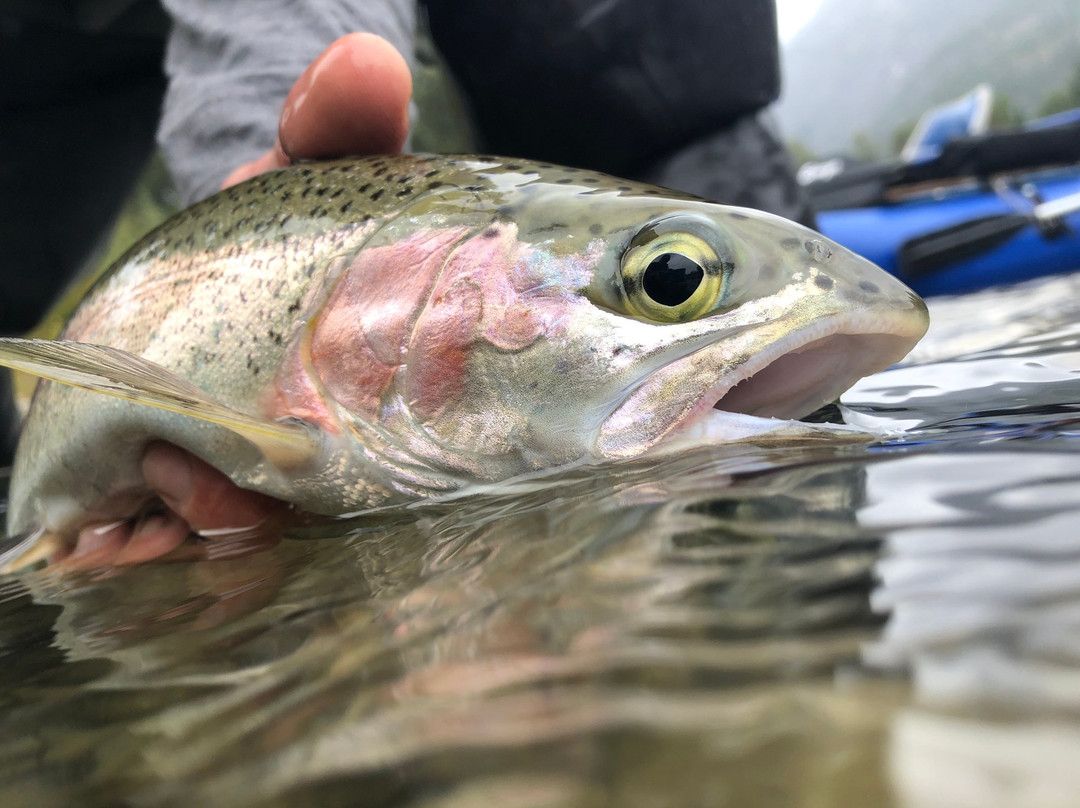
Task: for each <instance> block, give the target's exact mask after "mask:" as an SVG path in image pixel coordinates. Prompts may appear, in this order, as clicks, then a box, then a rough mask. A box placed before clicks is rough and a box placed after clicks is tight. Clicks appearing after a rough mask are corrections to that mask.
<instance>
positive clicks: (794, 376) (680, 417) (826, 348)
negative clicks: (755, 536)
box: [594, 295, 927, 458]
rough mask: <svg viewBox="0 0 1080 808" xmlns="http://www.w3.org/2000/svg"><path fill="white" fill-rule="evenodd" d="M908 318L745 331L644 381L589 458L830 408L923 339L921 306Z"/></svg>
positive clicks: (722, 434)
mask: <svg viewBox="0 0 1080 808" xmlns="http://www.w3.org/2000/svg"><path fill="white" fill-rule="evenodd" d="M912 300H913V302H912V308H911V309H910V310H887V311H881V310H874V309H871V310H868V311H859V312H850V313H833V314H829V315H826V316H820V317H817V318H815V319H813V320H811V321H810V322H809V323H807V324H806V325H803V326H801V327H792V325H791V324H790V323H788V322H785V320H779V321H773V322H763V323H758V324H754V325H750V326H747V327H746V328H744V329H742V330H741V331H740V332H739V333H738V334H735V335H731V336H730V337H729V338H726V339H724V340H722V341H718V342H714V343H711V344H708V345H706V346H704V347H702V348H699V349H698V350H696V351H694V352H693V353H690V354H688V355H686V356H683V357H681V358H678V359H675V360H674V361H672V362H670V363H669V364H667V365H665V366H664V367H662V368H660V369H659V370H657V371H655V372H654V373H652V374H651V375H650V376H649V377H647V378H646V379H645V380H644V381H643V382H642V383H641V384H640V385H639V386H638V387H637V388H636V389H634V390H633V391H632V392H631V393H630V395H629V396H628V397H627V398H626V400H625V401H624V402H623V403H622V404H621V405H620V406H619V407H618V408H617V409H616V410H615V411H614V412H613V413H612V414H611V415H610V416H609V417H608V418H607V419H606V420H605V421H604V423H603V424H602V425H601V428H600V430H599V433H598V435H597V438H596V442H595V446H594V453H595V455H596V456H597V457H599V458H626V457H633V456H636V455H639V454H641V453H643V452H645V451H647V450H649V449H651V448H652V447H653V446H654V445H656V444H658V443H661V442H667V441H671V440H674V439H676V438H678V437H679V436H680V435H683V436H686V435H687V434H693V435H694V440H695V442H700V443H709V442H714V441H720V440H725V439H728V438H729V430H727V429H726V428H725V427H726V424H725V423H724V421H725V418H724V416H725V415H728V414H733V413H734V414H739V415H750V416H758V417H764V418H773V419H791V418H799V417H801V416H803V415H806V414H808V413H810V412H813V411H814V410H815V409H817V408H818V407H820V406H821V405H823V404H826V403H828V402H830V401H833V400H835V399H836V398H837V397H838V396H839V395H840V394H841V393H842V392H844V391H845V390H847V388H849V387H850V386H851V385H852V384H854V383H855V382H856V381H858V380H859V379H860V378H862V377H864V376H867V375H870V374H871V373H875V372H877V371H879V370H883V369H884V368H886V367H888V366H889V365H892V364H894V363H896V362H898V361H900V360H901V359H903V358H904V356H906V355H907V353H908V352H909V351H910V350H911V348H912V347H914V345H915V343H916V342H918V340H919V339H920V338H921V337H922V335H923V334H924V333H925V331H926V327H927V318H926V313H925V311H926V310H925V306H924V305H923V304H922V301H921V300H919V299H918V298H917V297H915V296H914V295H913V296H912Z"/></svg>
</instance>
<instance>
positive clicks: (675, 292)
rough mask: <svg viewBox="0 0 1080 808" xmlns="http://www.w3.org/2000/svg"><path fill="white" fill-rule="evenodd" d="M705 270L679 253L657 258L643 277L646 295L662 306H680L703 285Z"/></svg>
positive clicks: (642, 281) (642, 282)
mask: <svg viewBox="0 0 1080 808" xmlns="http://www.w3.org/2000/svg"><path fill="white" fill-rule="evenodd" d="M704 277H705V270H703V269H702V268H701V267H699V266H698V265H697V264H695V263H694V262H693V261H691V260H690V259H689V258H687V257H686V256H685V255H680V254H679V253H664V254H663V255H660V256H657V257H656V258H654V259H653V260H652V263H651V264H649V266H648V268H647V269H646V270H645V274H644V275H642V276H641V286H642V288H643V289H644V290H645V294H647V295H648V296H649V297H651V298H652V299H653V300H655V301H656V302H657V303H659V304H660V305H661V306H678V305H679V304H680V303H685V302H686V301H687V300H689V299H690V296H691V295H693V294H694V292H695V291H697V288H698V286H700V285H701V279H702V278H704Z"/></svg>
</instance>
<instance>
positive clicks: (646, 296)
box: [621, 227, 727, 323]
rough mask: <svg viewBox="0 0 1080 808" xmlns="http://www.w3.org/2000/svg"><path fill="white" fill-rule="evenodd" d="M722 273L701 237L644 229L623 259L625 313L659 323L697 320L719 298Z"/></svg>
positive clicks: (724, 284) (724, 281)
mask: <svg viewBox="0 0 1080 808" xmlns="http://www.w3.org/2000/svg"><path fill="white" fill-rule="evenodd" d="M724 270H725V267H724V262H723V261H721V260H720V257H719V256H718V255H717V254H716V250H715V249H713V247H712V246H710V245H709V243H708V242H707V241H705V240H704V239H702V238H701V237H700V236H696V235H694V234H693V233H687V232H683V231H676V232H668V233H661V232H657V230H656V229H655V228H653V227H647V228H645V229H644V230H642V231H641V232H640V233H639V234H638V236H637V237H636V238H635V239H634V241H632V242H631V244H630V247H629V249H627V251H626V252H625V253H624V254H623V257H622V269H621V272H622V281H623V289H624V291H625V293H626V305H627V308H628V309H629V310H630V313H631V314H634V315H637V316H639V317H644V318H647V319H649V320H655V321H657V322H661V323H684V322H687V321H689V320H694V319H697V318H698V317H701V316H702V315H704V314H705V313H706V312H708V311H710V310H712V309H713V308H714V307H715V306H716V303H717V302H718V301H720V300H721V299H722V297H723V294H724V292H725V289H726V287H727V273H726V272H725V271H724Z"/></svg>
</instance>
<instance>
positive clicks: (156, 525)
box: [112, 510, 191, 564]
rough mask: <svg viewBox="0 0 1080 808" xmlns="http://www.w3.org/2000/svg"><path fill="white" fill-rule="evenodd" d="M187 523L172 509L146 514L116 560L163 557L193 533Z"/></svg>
mask: <svg viewBox="0 0 1080 808" xmlns="http://www.w3.org/2000/svg"><path fill="white" fill-rule="evenodd" d="M190 532H191V531H190V528H189V526H188V523H187V522H185V521H184V520H183V519H182V518H181V517H180V516H179V515H177V514H176V513H174V512H173V511H170V510H165V511H164V512H163V513H154V514H150V515H149V516H145V517H143V518H142V519H140V520H139V521H138V523H136V525H135V528H134V530H133V531H132V533H131V538H130V539H129V540H128V542H127V544H125V545H124V547H123V548H122V549H121V550H120V552H118V553H117V554H116V557H115V558H114V559H113V560H112V563H113V564H141V563H143V562H145V561H153V560H154V559H157V558H160V557H161V556H164V555H166V554H168V553H170V552H172V551H173V550H175V549H176V548H177V547H179V546H180V545H181V544H183V542H184V539H186V538H187V537H188V535H189V533H190Z"/></svg>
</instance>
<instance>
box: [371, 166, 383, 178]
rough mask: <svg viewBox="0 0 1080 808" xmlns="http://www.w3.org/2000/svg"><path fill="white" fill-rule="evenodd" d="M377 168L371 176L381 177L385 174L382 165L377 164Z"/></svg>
mask: <svg viewBox="0 0 1080 808" xmlns="http://www.w3.org/2000/svg"><path fill="white" fill-rule="evenodd" d="M378 166H379V167H378V168H377V169H375V170H374V171H372V172H371V176H373V177H381V176H382V175H383V174H385V173H386V166H384V165H383V164H382V163H379V164H378Z"/></svg>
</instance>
